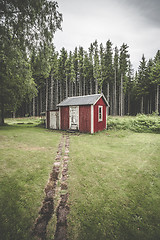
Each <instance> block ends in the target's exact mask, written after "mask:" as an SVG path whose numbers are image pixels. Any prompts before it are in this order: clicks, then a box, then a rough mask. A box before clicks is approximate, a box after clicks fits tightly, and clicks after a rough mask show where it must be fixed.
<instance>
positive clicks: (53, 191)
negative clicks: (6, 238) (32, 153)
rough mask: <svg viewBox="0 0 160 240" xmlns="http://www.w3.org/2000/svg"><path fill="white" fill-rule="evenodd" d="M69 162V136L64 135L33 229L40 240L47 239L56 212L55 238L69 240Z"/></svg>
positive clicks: (55, 239)
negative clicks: (57, 199)
mask: <svg viewBox="0 0 160 240" xmlns="http://www.w3.org/2000/svg"><path fill="white" fill-rule="evenodd" d="M64 144H65V145H64ZM63 148H64V152H63ZM68 161H69V136H68V135H62V138H61V141H60V144H59V146H58V151H57V155H56V158H55V162H54V164H53V169H52V172H51V173H50V177H49V180H48V183H47V185H46V187H45V189H44V191H45V198H44V200H43V202H42V206H41V209H40V211H39V216H38V218H37V219H36V222H35V226H34V229H33V234H34V236H36V237H37V238H38V239H39V240H45V239H46V231H47V225H48V222H49V221H50V219H51V218H52V216H53V214H54V213H55V212H56V216H57V225H56V231H55V236H54V237H53V238H54V240H67V214H68V213H69V207H68V190H67V189H68V186H67V177H68V175H67V172H68ZM58 181H60V186H61V187H60V188H58ZM56 196H58V197H59V202H58V206H57V207H56V205H55V198H56Z"/></svg>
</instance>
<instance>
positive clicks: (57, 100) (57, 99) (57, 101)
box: [56, 79, 59, 105]
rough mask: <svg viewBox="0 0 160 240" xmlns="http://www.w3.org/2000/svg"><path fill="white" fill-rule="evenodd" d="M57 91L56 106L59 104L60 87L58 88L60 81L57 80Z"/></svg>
mask: <svg viewBox="0 0 160 240" xmlns="http://www.w3.org/2000/svg"><path fill="white" fill-rule="evenodd" d="M56 82H57V91H56V105H57V104H58V103H59V87H58V79H57V81H56Z"/></svg>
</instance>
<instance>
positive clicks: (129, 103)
mask: <svg viewBox="0 0 160 240" xmlns="http://www.w3.org/2000/svg"><path fill="white" fill-rule="evenodd" d="M128 115H130V94H129V93H128Z"/></svg>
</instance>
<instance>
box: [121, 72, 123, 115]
mask: <svg viewBox="0 0 160 240" xmlns="http://www.w3.org/2000/svg"><path fill="white" fill-rule="evenodd" d="M120 96H121V99H120V102H121V103H120V104H121V108H120V116H123V74H121V95H120Z"/></svg>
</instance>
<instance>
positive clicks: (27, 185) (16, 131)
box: [0, 119, 61, 240]
mask: <svg viewBox="0 0 160 240" xmlns="http://www.w3.org/2000/svg"><path fill="white" fill-rule="evenodd" d="M14 121H15V120H14ZM21 121H22V119H21ZM32 121H33V125H30V124H29V125H28V126H27V127H26V125H19V124H16V122H15V123H14V125H10V126H5V127H0V236H1V237H0V238H1V239H2V240H11V239H12V240H18V239H21V240H22V239H24V240H28V239H32V238H31V229H32V227H33V226H34V222H35V220H36V218H37V217H38V209H39V208H40V207H41V202H42V200H43V198H44V192H43V190H44V187H45V185H46V183H47V180H48V177H49V173H50V172H51V170H52V166H53V162H54V159H55V154H56V151H57V146H58V144H59V140H60V137H61V134H59V133H58V132H49V131H48V130H46V129H42V128H39V127H34V126H35V125H36V121H37V120H36V121H35V120H32ZM26 124H27V122H26Z"/></svg>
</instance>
